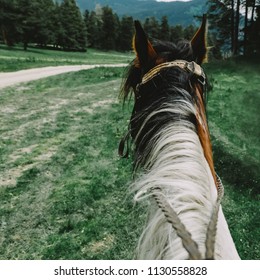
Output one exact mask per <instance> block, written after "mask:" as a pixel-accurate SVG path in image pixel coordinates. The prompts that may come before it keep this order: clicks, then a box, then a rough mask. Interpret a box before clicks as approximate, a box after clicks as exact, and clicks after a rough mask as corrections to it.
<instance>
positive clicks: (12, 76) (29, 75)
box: [0, 64, 126, 89]
mask: <svg viewBox="0 0 260 280" xmlns="http://www.w3.org/2000/svg"><path fill="white" fill-rule="evenodd" d="M125 66H126V64H96V65H69V66H68V65H67V66H51V67H41V68H34V69H27V70H20V71H17V72H9V73H0V89H2V88H5V87H8V86H13V85H15V84H19V83H24V82H30V81H34V80H38V79H41V78H46V77H49V76H54V75H59V74H62V73H67V72H75V71H80V70H86V69H93V68H96V67H125Z"/></svg>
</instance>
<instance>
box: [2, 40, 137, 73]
mask: <svg viewBox="0 0 260 280" xmlns="http://www.w3.org/2000/svg"><path fill="white" fill-rule="evenodd" d="M132 57H133V55H132V53H118V52H115V51H110V52H101V51H98V50H94V49H88V50H87V52H85V53H81V52H64V51H58V50H43V49H38V48H32V47H29V48H28V50H27V51H24V50H23V49H22V48H21V47H19V46H18V47H12V48H8V47H6V46H4V45H0V72H11V71H17V70H21V69H29V68H36V67H44V66H58V65H75V64H114V63H129V62H130V61H131V60H132Z"/></svg>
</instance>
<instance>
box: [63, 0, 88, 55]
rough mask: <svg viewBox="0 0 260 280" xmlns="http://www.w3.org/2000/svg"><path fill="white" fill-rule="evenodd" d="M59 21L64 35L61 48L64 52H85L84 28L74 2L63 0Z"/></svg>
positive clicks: (73, 0)
mask: <svg viewBox="0 0 260 280" xmlns="http://www.w3.org/2000/svg"><path fill="white" fill-rule="evenodd" d="M60 20H61V25H62V29H63V30H64V33H63V34H62V38H61V42H60V44H61V46H62V47H63V49H64V50H86V35H87V31H86V26H85V24H84V21H83V18H82V15H81V13H80V10H79V8H78V6H77V5H76V1H75V0H63V2H62V3H61V5H60Z"/></svg>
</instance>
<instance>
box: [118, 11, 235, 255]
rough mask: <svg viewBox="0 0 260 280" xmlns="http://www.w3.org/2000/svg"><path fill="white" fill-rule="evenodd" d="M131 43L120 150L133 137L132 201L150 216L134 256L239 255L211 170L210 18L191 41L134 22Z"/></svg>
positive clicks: (219, 186) (219, 187)
mask: <svg viewBox="0 0 260 280" xmlns="http://www.w3.org/2000/svg"><path fill="white" fill-rule="evenodd" d="M134 25H135V35H134V37H133V49H134V52H135V58H134V60H133V61H132V62H131V63H130V65H129V67H128V70H127V74H126V77H125V79H124V80H123V84H122V91H121V94H122V96H123V99H124V101H126V100H127V99H129V98H130V97H131V96H132V95H134V106H133V111H132V115H131V119H130V122H129V129H128V132H127V135H126V136H125V137H124V138H123V139H122V140H121V142H120V144H119V154H120V155H121V156H123V157H124V156H125V157H126V156H128V150H129V145H128V148H127V151H125V150H126V148H125V143H126V142H128V139H129V138H131V139H132V142H133V144H134V149H133V158H134V160H133V165H134V173H135V179H134V182H133V183H132V191H133V192H134V199H135V200H136V201H147V204H148V206H147V208H148V215H147V222H146V225H145V226H144V230H143V233H142V234H141V236H140V239H139V242H138V245H137V249H136V259H142V260H147V259H149V260H159V259H160V260H170V259H176V260H186V259H191V260H198V259H200V260H201V259H216V260H219V259H240V257H239V255H238V252H237V250H236V247H235V244H234V241H233V239H232V237H231V234H230V231H229V228H228V225H227V222H226V219H225V217H224V214H223V210H222V207H221V198H222V196H223V185H222V183H221V180H220V178H219V177H218V175H217V174H216V172H215V169H214V162H213V156H212V145H211V141H210V134H209V128H208V124H207V114H206V97H207V89H208V87H209V86H208V84H209V83H208V80H207V76H206V75H205V73H204V70H203V68H202V66H201V65H202V63H203V62H204V61H205V60H206V59H207V43H206V41H207V38H206V37H207V19H206V16H203V19H202V23H201V26H200V27H199V29H198V30H197V32H196V33H195V35H194V36H193V38H192V40H191V41H187V40H184V39H183V40H180V41H178V42H177V43H172V42H164V41H160V40H155V39H149V38H148V36H147V34H146V33H145V31H144V29H143V28H142V25H141V23H140V22H139V21H135V22H134Z"/></svg>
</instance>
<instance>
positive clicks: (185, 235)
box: [152, 174, 224, 260]
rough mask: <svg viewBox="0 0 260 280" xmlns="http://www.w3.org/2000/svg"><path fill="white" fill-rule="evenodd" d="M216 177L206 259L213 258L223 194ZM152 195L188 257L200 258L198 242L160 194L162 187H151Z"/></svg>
mask: <svg viewBox="0 0 260 280" xmlns="http://www.w3.org/2000/svg"><path fill="white" fill-rule="evenodd" d="M216 177H217V191H218V196H217V200H216V203H215V205H214V207H213V210H212V214H211V219H210V222H209V225H208V228H207V233H206V242H205V246H206V255H205V259H206V260H213V259H214V253H215V248H214V247H215V242H216V233H217V222H218V212H219V207H220V204H221V199H222V197H223V195H224V187H223V184H222V182H221V179H220V178H219V176H218V175H217V174H216ZM152 195H153V197H154V199H155V201H156V203H157V206H158V207H159V208H160V209H161V210H162V212H163V214H164V216H165V218H166V220H167V222H168V223H169V224H171V226H172V227H173V229H174V230H175V231H176V233H177V235H178V236H179V237H180V238H181V241H182V245H183V247H184V248H185V249H186V251H187V252H188V254H189V259H190V260H202V259H203V258H202V256H201V253H200V252H199V247H198V244H197V243H196V242H195V241H194V240H193V239H192V236H191V234H190V232H189V231H188V230H187V229H186V227H185V225H184V224H183V223H182V222H181V220H180V218H179V217H178V214H177V213H176V212H175V210H174V209H173V208H172V206H171V205H170V203H169V202H168V201H167V199H166V198H165V196H164V195H163V194H162V189H161V188H160V187H155V188H153V189H152Z"/></svg>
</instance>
